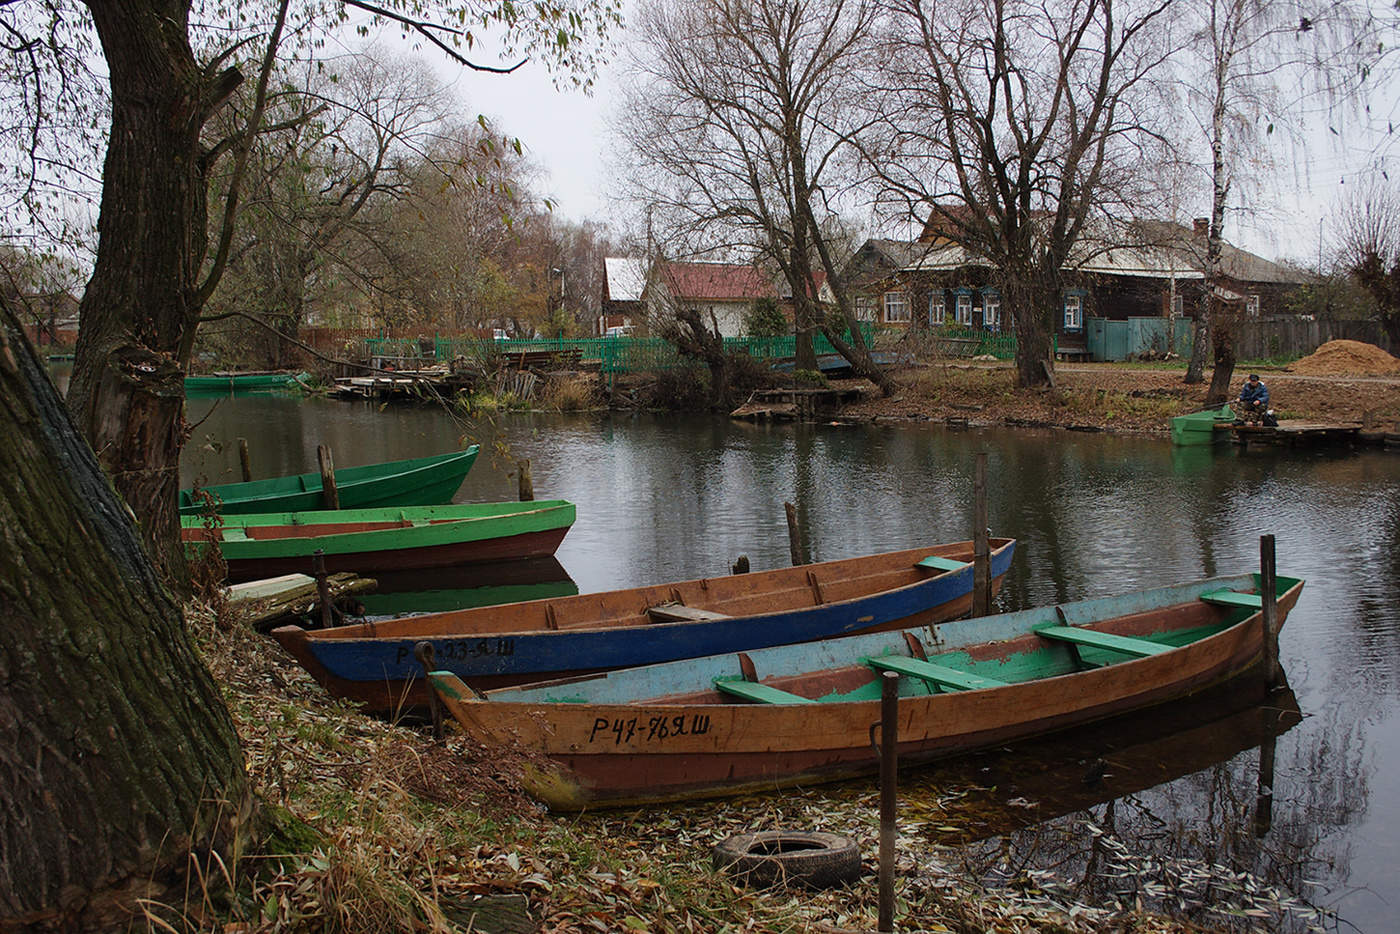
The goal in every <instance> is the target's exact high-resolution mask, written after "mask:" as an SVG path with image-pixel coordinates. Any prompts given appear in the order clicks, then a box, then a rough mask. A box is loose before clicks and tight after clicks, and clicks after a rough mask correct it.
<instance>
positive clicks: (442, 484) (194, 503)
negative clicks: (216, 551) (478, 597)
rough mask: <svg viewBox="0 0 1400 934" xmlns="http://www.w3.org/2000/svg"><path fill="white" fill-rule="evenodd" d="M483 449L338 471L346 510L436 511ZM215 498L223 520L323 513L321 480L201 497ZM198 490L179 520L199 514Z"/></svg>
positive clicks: (227, 488)
mask: <svg viewBox="0 0 1400 934" xmlns="http://www.w3.org/2000/svg"><path fill="white" fill-rule="evenodd" d="M478 450H479V446H478V445H475V444H473V445H472V446H471V447H469V448H467V449H466V450H465V451H453V452H451V453H448V454H439V455H435V456H432V457H418V458H413V459H410V460H403V461H389V462H386V463H381V464H365V465H363V466H358V467H346V468H342V469H340V470H337V471H336V493H337V496H338V499H339V501H340V507H341V508H342V509H373V508H381V507H388V506H437V505H441V504H443V503H449V502H451V501H452V497H453V496H455V495H456V493H457V490H458V488H460V487H461V485H462V481H463V480H464V479H466V476H467V472H468V471H470V470H471V468H472V464H474V463H475V462H476V455H477V452H478ZM200 492H202V493H207V494H209V495H210V496H211V497H213V499H214V501H215V502H216V503H217V511H218V512H219V514H220V515H223V516H234V515H251V514H261V513H274V512H304V511H310V510H318V509H321V508H323V505H324V504H323V499H322V494H321V474H320V472H316V473H304V474H296V475H293V476H287V477H273V478H269V479H267V480H250V481H248V482H246V483H225V484H219V485H216V486H208V487H204V488H202V490H201V491H200ZM194 493H195V491H194V490H181V491H180V515H181V516H195V515H199V513H200V511H201V502H200V501H198V500H196V498H195V496H194Z"/></svg>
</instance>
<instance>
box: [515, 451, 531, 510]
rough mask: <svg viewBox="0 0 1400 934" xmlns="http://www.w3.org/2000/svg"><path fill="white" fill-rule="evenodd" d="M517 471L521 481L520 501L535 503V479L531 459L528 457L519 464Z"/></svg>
mask: <svg viewBox="0 0 1400 934" xmlns="http://www.w3.org/2000/svg"><path fill="white" fill-rule="evenodd" d="M516 470H517V473H518V479H519V481H520V483H519V487H520V501H521V502H522V503H530V502H534V499H535V478H534V477H533V476H531V474H530V459H529V458H528V457H527V458H525V459H524V460H523V461H521V462H520V463H519V464H517V465H516Z"/></svg>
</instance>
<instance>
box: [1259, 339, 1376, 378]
mask: <svg viewBox="0 0 1400 934" xmlns="http://www.w3.org/2000/svg"><path fill="white" fill-rule="evenodd" d="M1287 369H1288V372H1290V373H1304V374H1307V375H1309V376H1395V375H1397V374H1400V360H1397V359H1395V358H1394V357H1392V356H1391V355H1390V354H1388V353H1386V352H1385V351H1384V350H1381V349H1380V348H1379V347H1377V346H1376V345H1375V344H1363V343H1361V342H1360V341H1328V342H1327V343H1325V344H1323V345H1322V346H1321V347H1319V348H1317V350H1315V351H1313V352H1312V353H1311V354H1309V355H1308V356H1306V357H1304V358H1303V359H1301V360H1299V361H1297V362H1296V363H1293V364H1291V365H1290V366H1289V367H1288V368H1287Z"/></svg>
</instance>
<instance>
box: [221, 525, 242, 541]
mask: <svg viewBox="0 0 1400 934" xmlns="http://www.w3.org/2000/svg"><path fill="white" fill-rule="evenodd" d="M221 531H222V532H223V535H222V536H221V537H220V540H221V541H225V542H246V541H247V540H248V531H247V530H246V529H241V528H233V527H228V528H224V529H222V530H221Z"/></svg>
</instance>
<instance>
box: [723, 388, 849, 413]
mask: <svg viewBox="0 0 1400 934" xmlns="http://www.w3.org/2000/svg"><path fill="white" fill-rule="evenodd" d="M860 396H861V391H860V389H859V388H850V389H830V388H819V387H814V388H811V389H793V388H789V389H759V390H755V391H754V393H753V394H752V395H751V396H749V398H748V401H747V402H745V403H744V404H743V405H741V406H739V407H738V408H737V409H735V410H734V411H733V412H730V413H729V415H730V417H731V418H753V419H765V418H767V419H809V418H813V417H817V416H825V415H829V414H832V413H835V412H837V411H839V410H840V408H841V406H843V405H845V404H846V403H847V402H853V401H855V400H856V399H859V398H860Z"/></svg>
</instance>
